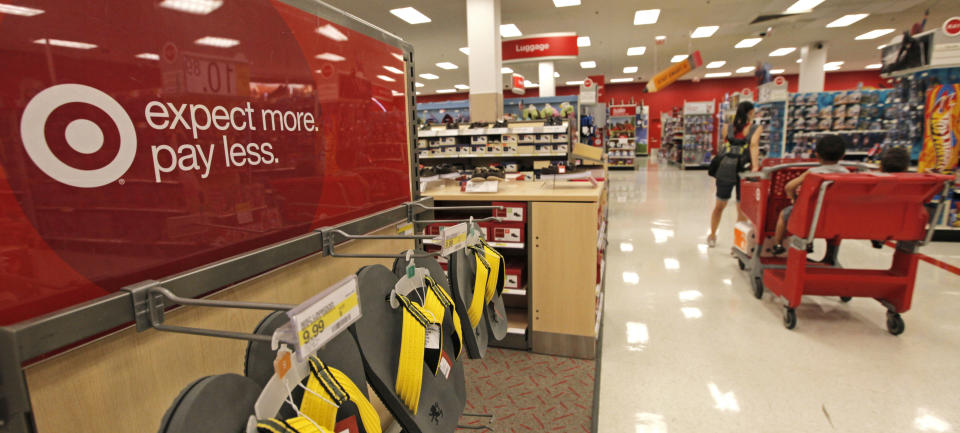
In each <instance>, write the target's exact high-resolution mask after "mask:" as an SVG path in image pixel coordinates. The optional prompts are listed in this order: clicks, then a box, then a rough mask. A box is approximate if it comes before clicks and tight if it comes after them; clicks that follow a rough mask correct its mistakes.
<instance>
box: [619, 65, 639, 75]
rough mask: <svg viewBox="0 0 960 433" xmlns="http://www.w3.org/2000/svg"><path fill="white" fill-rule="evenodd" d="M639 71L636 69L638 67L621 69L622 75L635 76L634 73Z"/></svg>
mask: <svg viewBox="0 0 960 433" xmlns="http://www.w3.org/2000/svg"><path fill="white" fill-rule="evenodd" d="M639 69H640V68H638V67H636V66H627V67H626V68H623V73H624V74H636V73H637V70H639Z"/></svg>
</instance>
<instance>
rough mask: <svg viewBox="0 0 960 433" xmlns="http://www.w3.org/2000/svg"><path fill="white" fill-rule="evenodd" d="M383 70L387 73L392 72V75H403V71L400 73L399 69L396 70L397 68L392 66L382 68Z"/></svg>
mask: <svg viewBox="0 0 960 433" xmlns="http://www.w3.org/2000/svg"><path fill="white" fill-rule="evenodd" d="M383 69H386V70H388V71H390V72H393V73H394V74H403V71H401V70H399V69H397V68H394V67H393V66H384V67H383Z"/></svg>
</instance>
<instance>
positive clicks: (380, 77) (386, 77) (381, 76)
mask: <svg viewBox="0 0 960 433" xmlns="http://www.w3.org/2000/svg"><path fill="white" fill-rule="evenodd" d="M377 78H379V79H381V80H383V81H389V82H391V83H392V82H394V81H397V80H394V79H393V77H388V76H386V75H377Z"/></svg>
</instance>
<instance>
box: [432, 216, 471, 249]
mask: <svg viewBox="0 0 960 433" xmlns="http://www.w3.org/2000/svg"><path fill="white" fill-rule="evenodd" d="M468 227H469V225H468V224H467V223H460V224H457V225H453V226H449V227H444V228H443V230H441V231H440V237H439V238H438V240H439V241H440V248H441V250H440V255H443V256H449V255H450V254H453V253H455V252H457V251H460V250H462V249H464V248H466V247H467V234H468V233H467V229H468Z"/></svg>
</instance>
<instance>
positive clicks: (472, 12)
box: [466, 0, 503, 122]
mask: <svg viewBox="0 0 960 433" xmlns="http://www.w3.org/2000/svg"><path fill="white" fill-rule="evenodd" d="M466 1H467V46H468V47H469V48H470V63H469V67H470V68H469V73H470V120H472V121H480V122H492V121H496V120H499V119H500V118H502V117H503V75H502V74H501V73H500V69H501V57H500V56H501V54H500V50H501V44H500V0H466Z"/></svg>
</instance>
